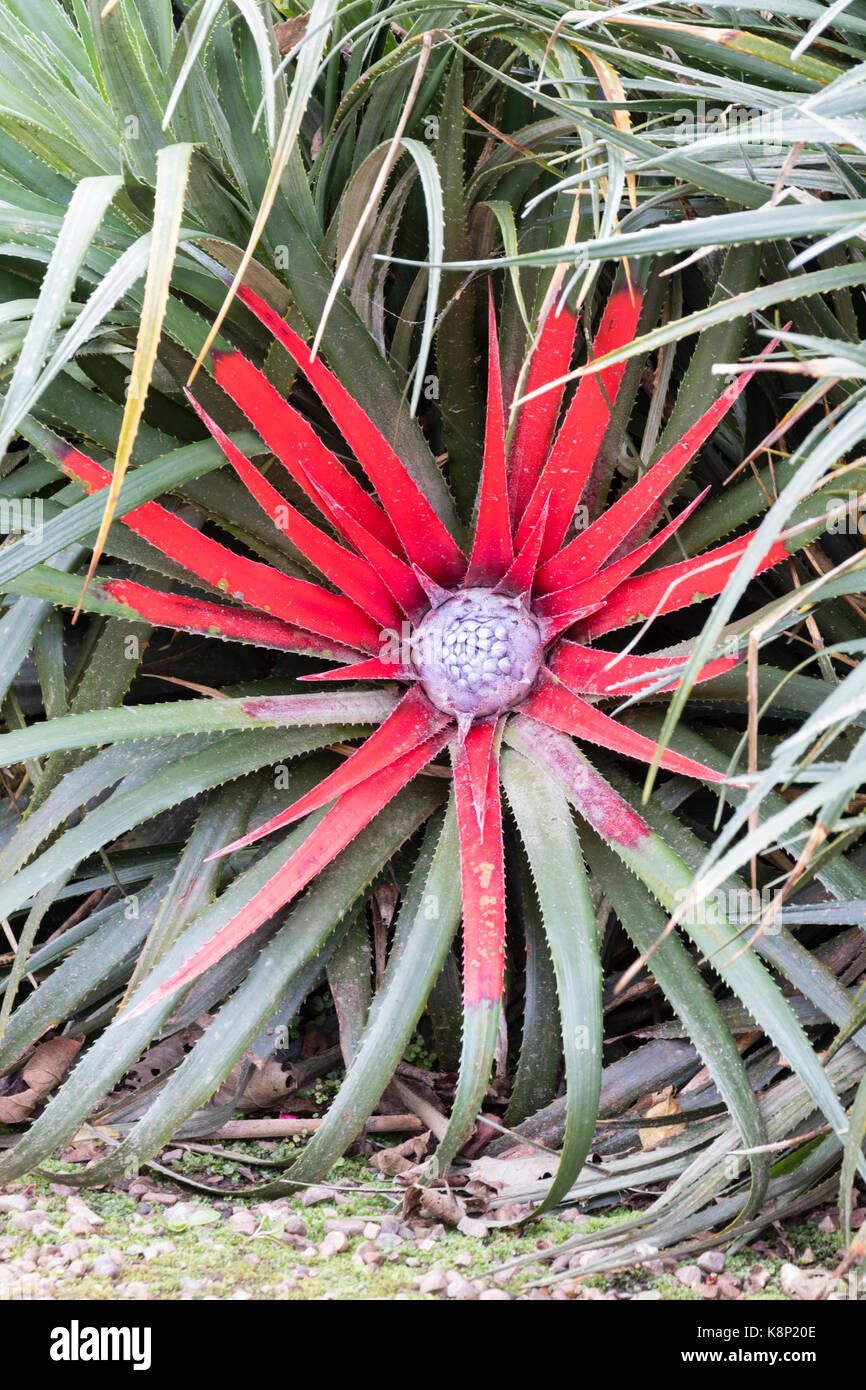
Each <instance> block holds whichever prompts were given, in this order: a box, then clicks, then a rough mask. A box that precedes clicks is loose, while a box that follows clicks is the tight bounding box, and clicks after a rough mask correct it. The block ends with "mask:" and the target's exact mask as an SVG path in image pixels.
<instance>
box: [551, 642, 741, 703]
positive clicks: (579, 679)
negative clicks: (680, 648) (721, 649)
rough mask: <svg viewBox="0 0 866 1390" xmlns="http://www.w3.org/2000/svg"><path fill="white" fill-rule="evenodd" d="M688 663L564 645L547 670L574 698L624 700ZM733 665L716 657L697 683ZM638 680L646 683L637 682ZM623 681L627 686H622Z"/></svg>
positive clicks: (732, 660) (675, 658) (730, 659)
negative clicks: (664, 672)
mask: <svg viewBox="0 0 866 1390" xmlns="http://www.w3.org/2000/svg"><path fill="white" fill-rule="evenodd" d="M687 660H688V658H687V657H685V656H631V655H628V656H621V655H620V653H619V652H606V651H604V650H602V649H601V648H600V647H581V646H580V645H578V643H576V642H567V641H563V642H560V643H559V645H558V646H557V648H556V650H555V651H554V653H553V655H552V657H551V658H550V661H549V663H548V666H549V669H550V672H551V674H552V675H554V676H556V677H557V679H558V680H561V681H562V683H563V685H567V686H568V688H569V690H571V691H572V692H573V693H574V694H575V695H577V694H586V695H617V696H619V697H620V699H623V700H627V699H628V698H629V696H631V695H637V694H639V693H640V692H641V691H642V690H648V689H650V688H652V687H656V686H657V684H658V679H659V676H660V674H661V672H663V671H664V670H665V668H666V667H674V668H678V669H679V670H682V668H683V666H684V665H685V664H686V662H687ZM736 665H737V658H736V657H735V656H725V657H719V658H718V660H716V661H709V662H707V664H706V666H703V667H702V668H701V670H700V672H699V674H698V676H697V680H699V681H708V680H712V678H713V676H720V675H721V674H722V672H723V671H730V670H731V668H732V667H733V666H736ZM641 676H646V677H647V679H645V680H639V679H638V678H639V677H641ZM624 681H627V682H628V684H627V685H624V684H623V682H624ZM677 683H678V681H677V680H674V682H673V683H672V684H671V685H666V686H663V687H662V689H664V690H673V689H674V687H675V686H676V685H677Z"/></svg>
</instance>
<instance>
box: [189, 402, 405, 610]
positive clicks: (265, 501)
mask: <svg viewBox="0 0 866 1390" xmlns="http://www.w3.org/2000/svg"><path fill="white" fill-rule="evenodd" d="M186 395H187V398H188V399H189V400H190V401H191V403H192V405H193V407H194V409H195V411H196V413H197V415H198V416H199V417H200V419H201V420H202V421H203V422H204V424H205V425H206V426H207V428H208V429H209V430H210V432H211V434H212V435H213V437H214V439H215V440H216V442H217V444H219V446H220V448H221V449H222V451H223V453H224V454H225V456H226V458H227V459H228V461H229V463H230V464H231V466H232V468H233V469H234V470H235V472H236V473H237V475H238V477H239V478H240V480H241V482H242V483H243V485H244V487H245V488H246V489H247V491H248V492H249V493H250V495H251V496H252V497H254V498H255V500H256V502H258V504H259V506H260V507H261V509H262V511H263V512H264V513H265V514H266V515H267V516H268V517H270V519H271V521H272V522H273V523H274V525H275V526H276V527H277V528H278V529H279V530H280V531H283V532H284V533H285V535H287V536H288V538H289V540H290V541H291V542H292V544H293V545H296V546H297V548H298V550H300V551H301V553H302V554H303V555H305V556H306V558H307V559H308V560H309V562H310V563H311V564H312V565H315V567H316V569H318V570H321V572H322V574H324V576H325V577H326V579H330V581H331V583H332V584H334V585H336V587H337V588H338V589H340V590H341V591H342V592H343V593H344V594H345V595H346V597H347V598H350V599H352V600H353V602H355V603H357V605H358V607H359V608H363V610H364V612H365V613H367V614H369V616H370V617H371V618H373V619H375V621H376V622H377V623H380V624H381V625H382V626H383V627H392V626H399V624H400V620H401V619H400V610H399V608H398V607H397V605H396V604H395V602H394V599H393V597H392V596H391V594H390V592H389V591H388V589H387V588H386V587H385V585H384V584H383V583H382V581H381V579H380V578H379V576H378V574H377V573H376V571H375V570H374V569H373V567H372V565H370V564H368V562H367V561H366V560H363V559H362V558H361V556H360V555H356V554H355V553H354V552H353V551H351V550H347V549H346V548H345V546H342V545H339V544H338V543H337V541H334V540H332V539H331V537H330V536H328V535H326V534H325V532H324V531H321V530H319V527H318V526H314V525H313V523H312V522H311V521H308V520H307V518H306V517H305V516H304V515H303V514H302V513H301V512H299V511H298V509H297V507H293V506H292V504H291V503H290V502H288V501H287V500H286V498H285V497H284V496H283V494H282V493H281V492H278V491H277V489H276V488H275V487H274V485H273V483H271V482H269V481H268V479H267V478H266V477H265V475H264V474H263V473H262V472H261V470H260V469H258V468H256V466H255V464H254V463H250V461H249V459H248V458H246V457H245V456H244V454H242V453H241V451H240V449H239V448H238V447H237V445H236V444H233V443H232V441H231V440H230V439H229V437H228V435H227V434H226V433H225V432H224V431H223V430H221V429H220V427H219V425H218V424H217V423H216V421H215V420H213V419H212V418H211V417H210V415H208V413H207V411H206V410H205V409H204V408H203V407H202V406H200V405H199V403H198V402H197V401H196V400H195V399H194V398H193V396H192V394H191V392H190V391H187V392H186Z"/></svg>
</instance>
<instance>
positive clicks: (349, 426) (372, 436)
mask: <svg viewBox="0 0 866 1390" xmlns="http://www.w3.org/2000/svg"><path fill="white" fill-rule="evenodd" d="M238 297H239V298H240V299H241V301H242V302H243V303H244V304H246V306H247V308H248V309H250V310H252V312H253V313H254V314H255V315H256V317H257V318H258V319H259V320H260V321H261V322H262V323H263V324H264V325H265V327H266V328H269V329H270V331H271V333H273V335H274V337H275V338H276V339H277V341H278V342H280V343H282V345H283V347H284V348H285V349H286V351H287V352H288V353H289V355H290V356H291V357H292V358H293V359H294V360H295V362H297V364H298V366H299V367H300V368H301V370H302V372H303V373H304V375H305V376H306V378H307V380H308V381H309V383H310V385H311V386H312V387H313V389H314V390H315V391H316V393H317V395H318V396H319V398H320V400H321V401H322V403H323V404H324V405H325V406H326V407H327V408H328V410H329V411H330V412H331V416H332V418H333V421H334V424H335V425H336V426H337V428H338V430H339V431H340V433H341V434H342V435H343V436H344V438H345V439H346V441H347V443H348V444H349V446H350V448H351V449H352V450H353V452H354V454H355V457H356V458H357V460H358V462H359V463H360V465H361V467H362V468H363V470H364V472H365V473H366V474H367V477H368V478H369V479H370V481H371V483H372V484H373V486H374V488H375V489H376V492H377V494H378V497H379V501H380V502H381V503H382V506H383V507H384V508H385V511H386V513H387V514H388V517H389V519H390V521H391V524H392V526H393V527H394V530H395V531H396V532H397V535H398V536H399V537H400V542H401V544H402V546H403V549H404V550H405V552H406V554H407V555H408V557H409V559H410V560H412V561H414V563H415V564H418V565H420V566H421V568H422V569H423V570H425V572H426V573H427V574H432V575H433V576H434V577H435V578H436V579H438V580H439V581H440V583H442V584H457V583H458V582H459V581H460V579H462V577H463V575H464V573H465V571H466V557H465V555H464V554H463V552H462V550H461V549H460V547H459V546H458V544H457V542H456V541H455V539H454V537H453V536H452V535H451V533H450V531H449V530H448V529H447V527H446V526H445V524H444V523H443V522H442V521H441V520H440V518H439V517H438V516H437V514H436V512H435V511H434V509H433V507H432V506H431V504H430V502H429V501H428V499H427V498H426V497H425V495H424V493H423V492H422V491H421V489H420V488H419V486H418V484H417V483H416V482H415V480H414V478H412V477H410V475H409V473H408V472H407V471H406V468H405V466H404V464H403V463H401V461H400V459H399V458H398V457H397V455H396V454H395V452H394V450H393V449H392V448H391V445H390V444H389V443H388V441H387V439H386V438H385V436H384V435H383V434H382V433H381V432H380V431H379V430H378V429H377V428H376V426H375V425H374V424H373V422H372V420H371V419H370V417H369V416H368V415H367V414H365V412H364V410H363V409H362V408H361V406H360V405H359V404H358V402H357V401H356V400H354V399H353V398H352V396H351V395H350V394H349V392H348V391H347V390H346V388H345V386H343V384H342V382H340V381H339V380H338V379H337V377H336V376H334V373H333V372H332V371H330V370H329V368H327V367H326V366H325V364H324V362H322V360H321V358H319V357H315V358H314V357H313V356H312V354H311V352H310V349H309V348H308V347H307V345H306V343H305V342H304V340H303V339H302V338H301V337H299V335H298V334H297V333H296V332H295V331H294V329H293V328H290V327H289V325H288V324H287V323H285V322H284V321H283V320H282V319H281V318H280V317H279V315H278V314H276V313H275V312H274V310H273V309H271V308H270V306H269V305H267V304H266V303H265V302H264V300H262V299H260V298H259V297H258V295H256V294H254V293H253V291H252V290H250V289H248V288H247V287H246V286H243V287H242V288H241V289H240V290H239V292H238Z"/></svg>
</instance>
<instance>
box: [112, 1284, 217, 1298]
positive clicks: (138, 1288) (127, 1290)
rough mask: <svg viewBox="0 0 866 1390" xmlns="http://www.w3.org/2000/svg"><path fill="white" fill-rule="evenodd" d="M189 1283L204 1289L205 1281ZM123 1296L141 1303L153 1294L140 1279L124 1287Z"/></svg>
mask: <svg viewBox="0 0 866 1390" xmlns="http://www.w3.org/2000/svg"><path fill="white" fill-rule="evenodd" d="M189 1282H190V1283H191V1284H201V1285H202V1287H204V1282H205V1281H204V1279H191V1280H190V1281H189ZM118 1292H119V1290H118ZM123 1296H124V1298H125V1299H137V1300H139V1301H141V1300H142V1299H146V1298H150V1297H151V1292H150V1289H149V1288H148V1287H147V1285H146V1284H143V1283H142V1282H141V1280H140V1279H131V1280H130V1282H129V1283H128V1284H126V1285H124V1294H123Z"/></svg>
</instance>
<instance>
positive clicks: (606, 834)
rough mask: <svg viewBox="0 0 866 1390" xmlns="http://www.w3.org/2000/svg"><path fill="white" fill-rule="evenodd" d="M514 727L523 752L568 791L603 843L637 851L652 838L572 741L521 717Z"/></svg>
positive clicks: (635, 812) (636, 815) (636, 814)
mask: <svg viewBox="0 0 866 1390" xmlns="http://www.w3.org/2000/svg"><path fill="white" fill-rule="evenodd" d="M511 727H512V728H513V730H514V733H515V735H516V737H517V738H518V740H519V743H518V746H519V747H520V748H521V751H526V752H528V753H529V754H530V755H531V756H532V757H533V758H535V759H536V760H537V761H538V762H539V763H541V764H542V766H543V767H546V768H547V770H548V771H549V772H550V773H551V774H552V776H553V777H555V778H556V779H557V780H558V781H559V782H561V783H562V785H563V786H565V787H566V788H567V791H568V795H569V796H570V797H571V798H572V800H573V801H574V804H575V806H576V807H577V810H578V811H579V812H580V814H581V815H582V816H583V818H584V820H587V821H589V824H590V825H591V826H592V827H593V829H594V830H595V831H597V833H598V834H599V835H600V836H601V837H602V839H603V840H608V841H610V842H611V843H615V844H618V845H622V846H623V847H624V848H626V849H636V848H637V847H638V845H639V844H640V843H641V841H642V840H644V839H645V838H646V837H647V836H648V835H649V834H650V828H649V826H648V825H647V823H646V821H645V820H643V819H642V817H641V816H639V815H638V813H637V811H634V810H632V808H631V806H629V804H628V802H627V801H624V800H623V798H622V797H621V796H620V795H619V793H618V792H615V791H614V790H613V788H612V787H610V786H608V784H607V782H605V780H604V778H603V777H600V776H599V774H598V773H597V772H596V770H595V768H594V767H590V765H589V763H587V761H586V759H585V758H584V757H582V756H581V754H580V753H579V752H578V750H577V748H576V747H575V746H574V744H573V743H572V741H571V739H570V738H566V737H565V735H564V734H560V733H557V731H556V730H555V729H552V728H550V727H549V726H548V725H546V724H539V723H537V722H536V721H535V720H534V719H524V718H523V717H522V716H521V715H519V714H518V715H515V716H514V718H513V720H512V723H511Z"/></svg>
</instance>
